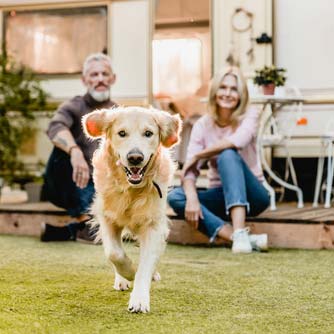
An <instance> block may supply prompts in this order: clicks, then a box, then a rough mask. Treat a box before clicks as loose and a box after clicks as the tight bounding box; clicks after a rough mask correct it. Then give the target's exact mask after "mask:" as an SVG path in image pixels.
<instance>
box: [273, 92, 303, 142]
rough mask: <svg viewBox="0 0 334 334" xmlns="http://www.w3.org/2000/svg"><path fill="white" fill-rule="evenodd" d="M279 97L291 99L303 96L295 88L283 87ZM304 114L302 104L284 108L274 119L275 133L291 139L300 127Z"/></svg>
mask: <svg viewBox="0 0 334 334" xmlns="http://www.w3.org/2000/svg"><path fill="white" fill-rule="evenodd" d="M277 95H278V96H281V97H291V98H298V97H301V96H302V95H301V92H300V90H299V89H298V88H297V87H295V86H289V87H283V88H281V89H280V91H279V94H277ZM302 113H303V104H302V102H298V103H293V104H289V105H286V106H284V107H283V108H282V110H281V111H279V112H277V113H276V114H275V115H274V117H273V118H274V120H273V122H274V123H275V125H274V126H276V129H275V131H276V132H277V133H279V134H281V135H282V136H284V137H285V138H290V137H291V136H292V135H293V133H294V131H295V129H296V127H297V126H298V121H299V120H300V119H301V118H302Z"/></svg>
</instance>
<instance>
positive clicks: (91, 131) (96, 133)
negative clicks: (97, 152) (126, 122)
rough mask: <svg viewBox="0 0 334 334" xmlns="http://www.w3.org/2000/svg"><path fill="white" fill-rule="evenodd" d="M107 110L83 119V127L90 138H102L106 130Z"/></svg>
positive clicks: (97, 111)
mask: <svg viewBox="0 0 334 334" xmlns="http://www.w3.org/2000/svg"><path fill="white" fill-rule="evenodd" d="M105 114H106V110H105V109H101V110H95V111H93V112H91V113H89V114H87V115H85V116H83V117H82V126H83V129H84V131H85V133H86V135H87V136H88V137H92V138H97V137H101V136H102V134H103V132H104V128H105Z"/></svg>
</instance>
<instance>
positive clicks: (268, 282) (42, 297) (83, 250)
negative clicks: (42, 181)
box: [0, 236, 334, 334]
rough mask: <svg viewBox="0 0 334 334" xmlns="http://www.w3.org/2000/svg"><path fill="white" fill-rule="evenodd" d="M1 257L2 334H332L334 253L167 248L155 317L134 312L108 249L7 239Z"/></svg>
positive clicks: (0, 239) (0, 245)
mask: <svg viewBox="0 0 334 334" xmlns="http://www.w3.org/2000/svg"><path fill="white" fill-rule="evenodd" d="M126 248H127V251H128V253H129V254H130V256H132V257H133V258H134V259H135V260H136V259H137V258H138V247H135V245H134V244H132V243H129V244H127V245H126ZM0 251H1V253H0V333H1V334H2V333H15V334H17V333H18V334H19V333H24V334H28V333H52V334H53V333H62V334H63V333H80V334H84V333H89V334H93V333H125V334H127V333H143V334H144V333H173V334H174V333H192V334H193V333H210V334H211V333H212V334H215V333H237V334H239V333H269V334H271V333H280V334H282V333H283V334H285V333H287V334H290V333H302V334H304V333H315V334H324V333H334V252H333V251H303V250H271V251H270V252H269V253H253V254H251V255H233V254H231V251H230V250H229V249H224V248H200V247H186V246H175V245H169V246H168V247H167V250H166V253H165V254H164V256H163V257H162V259H161V261H160V265H159V272H160V274H161V276H162V281H160V282H155V283H153V284H152V289H151V313H149V314H131V313H128V312H127V302H128V298H129V291H126V292H118V291H114V290H113V289H112V284H113V273H112V270H111V268H110V266H109V265H108V263H107V262H106V260H105V258H104V254H103V250H102V247H101V246H92V245H84V244H80V243H73V242H64V243H41V242H39V240H38V239H37V238H28V237H14V236H0Z"/></svg>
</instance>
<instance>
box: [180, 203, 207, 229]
mask: <svg viewBox="0 0 334 334" xmlns="http://www.w3.org/2000/svg"><path fill="white" fill-rule="evenodd" d="M184 216H185V218H186V222H187V223H188V224H189V225H190V226H192V227H193V228H194V229H195V230H197V228H198V221H199V219H200V218H201V219H203V213H202V209H201V205H200V202H199V200H198V199H195V198H192V199H187V201H186V207H185V212H184Z"/></svg>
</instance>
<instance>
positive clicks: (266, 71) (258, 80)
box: [253, 65, 286, 95]
mask: <svg viewBox="0 0 334 334" xmlns="http://www.w3.org/2000/svg"><path fill="white" fill-rule="evenodd" d="M285 73H286V70H285V69H284V68H278V67H276V66H275V65H271V66H264V67H263V68H261V69H258V70H255V77H254V79H253V82H254V84H255V85H258V86H262V89H263V94H265V95H274V93H275V87H279V86H284V84H285V80H286V76H285Z"/></svg>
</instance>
